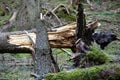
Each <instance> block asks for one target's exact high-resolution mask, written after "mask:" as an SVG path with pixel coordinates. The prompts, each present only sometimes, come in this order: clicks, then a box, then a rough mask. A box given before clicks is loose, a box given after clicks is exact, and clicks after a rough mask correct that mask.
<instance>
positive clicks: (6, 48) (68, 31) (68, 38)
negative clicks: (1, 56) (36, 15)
mask: <svg viewBox="0 0 120 80" xmlns="http://www.w3.org/2000/svg"><path fill="white" fill-rule="evenodd" d="M96 23H97V21H95V22H94V23H91V24H88V25H86V26H87V27H88V28H89V27H90V26H91V27H97V24H96ZM75 28H76V23H71V24H69V25H65V26H62V27H60V28H56V29H54V30H53V31H48V39H49V42H50V46H51V47H52V48H72V47H73V46H74V42H75V41H74V39H75ZM28 33H29V36H30V37H31V38H32V40H33V42H35V41H36V30H30V31H28ZM34 48H35V47H34V45H33V43H32V41H31V40H30V39H29V37H28V35H27V34H26V33H25V32H24V31H16V32H8V33H0V53H7V52H11V53H23V52H24V53H31V52H32V51H33V50H34Z"/></svg>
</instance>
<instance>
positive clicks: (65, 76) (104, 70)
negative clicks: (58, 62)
mask: <svg viewBox="0 0 120 80" xmlns="http://www.w3.org/2000/svg"><path fill="white" fill-rule="evenodd" d="M119 79H120V65H116V64H112V65H111V64H108V65H102V66H95V67H90V68H84V69H74V70H71V71H67V72H59V73H49V74H47V76H46V79H45V80H119Z"/></svg>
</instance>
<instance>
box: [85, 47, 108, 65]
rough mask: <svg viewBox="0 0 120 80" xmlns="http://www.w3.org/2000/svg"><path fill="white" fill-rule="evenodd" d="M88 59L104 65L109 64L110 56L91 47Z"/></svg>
mask: <svg viewBox="0 0 120 80" xmlns="http://www.w3.org/2000/svg"><path fill="white" fill-rule="evenodd" d="M87 57H88V59H89V60H90V61H94V62H95V63H97V64H103V63H107V62H109V60H110V59H109V56H108V55H107V54H106V53H105V52H104V51H103V50H100V49H99V48H96V47H93V46H92V47H91V51H89V52H88V53H87Z"/></svg>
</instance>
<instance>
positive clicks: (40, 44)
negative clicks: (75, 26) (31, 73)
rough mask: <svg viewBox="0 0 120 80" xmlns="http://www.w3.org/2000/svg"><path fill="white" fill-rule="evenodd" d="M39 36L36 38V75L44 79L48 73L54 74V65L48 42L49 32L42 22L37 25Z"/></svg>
mask: <svg viewBox="0 0 120 80" xmlns="http://www.w3.org/2000/svg"><path fill="white" fill-rule="evenodd" d="M36 29H37V32H36V34H37V36H36V43H37V44H36V46H35V51H36V52H35V55H36V59H37V60H36V64H35V73H36V74H38V75H39V78H40V79H42V78H44V77H45V75H46V74H47V73H52V72H55V71H54V64H53V62H52V59H51V55H50V54H51V50H50V46H49V42H48V37H47V31H46V29H45V24H44V23H43V22H42V21H38V22H37V23H36Z"/></svg>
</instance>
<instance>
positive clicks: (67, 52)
mask: <svg viewBox="0 0 120 80" xmlns="http://www.w3.org/2000/svg"><path fill="white" fill-rule="evenodd" d="M61 50H62V51H63V52H65V53H66V54H67V55H69V56H72V53H71V52H69V51H67V50H65V49H63V48H61Z"/></svg>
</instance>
